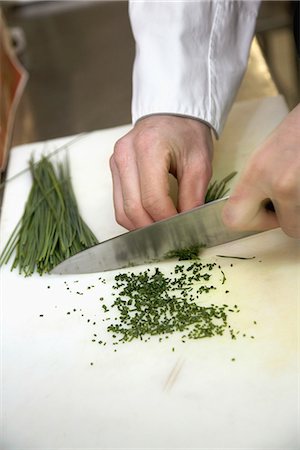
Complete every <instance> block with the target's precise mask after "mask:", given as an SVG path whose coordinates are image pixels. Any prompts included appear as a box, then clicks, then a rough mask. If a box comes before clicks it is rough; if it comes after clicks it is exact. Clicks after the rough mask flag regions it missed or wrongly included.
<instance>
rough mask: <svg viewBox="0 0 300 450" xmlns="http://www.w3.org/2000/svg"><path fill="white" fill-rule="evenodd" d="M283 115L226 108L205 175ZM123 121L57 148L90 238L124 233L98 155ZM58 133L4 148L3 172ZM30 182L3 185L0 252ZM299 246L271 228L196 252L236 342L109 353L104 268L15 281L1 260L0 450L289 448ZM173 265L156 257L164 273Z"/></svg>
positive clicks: (256, 107) (273, 107)
mask: <svg viewBox="0 0 300 450" xmlns="http://www.w3.org/2000/svg"><path fill="white" fill-rule="evenodd" d="M286 112H287V109H286V106H285V103H284V101H283V99H282V98H281V97H272V98H268V99H265V100H257V101H251V102H243V103H239V104H236V105H235V106H234V108H233V110H232V112H231V115H230V118H229V120H228V123H227V126H226V129H225V130H224V134H223V137H222V139H221V140H220V141H219V142H218V143H217V150H216V157H215V161H214V164H215V176H216V178H219V177H220V176H222V175H226V174H227V173H228V172H229V171H231V170H233V169H238V170H240V169H241V167H242V166H243V165H244V164H245V159H246V158H247V156H248V155H249V153H250V152H251V151H252V150H253V149H254V148H255V147H256V146H257V145H258V144H259V143H260V142H261V141H262V140H263V138H264V137H265V136H266V135H267V134H269V132H270V131H271V130H272V128H274V127H275V126H276V124H277V123H278V122H279V121H280V120H281V119H282V117H283V116H284V115H285V114H286ZM129 129H130V126H124V127H118V128H114V129H110V130H102V131H99V132H94V133H90V134H88V135H86V136H84V137H82V138H81V139H79V140H78V141H77V142H76V143H74V144H73V145H72V146H71V147H70V152H69V153H70V159H71V169H72V176H73V181H74V187H75V191H76V195H77V197H78V200H79V205H80V209H81V212H82V215H83V216H84V218H85V219H86V221H87V222H88V223H89V225H90V226H91V228H92V229H93V230H94V231H95V233H96V234H97V236H98V238H99V239H100V240H104V239H107V238H109V237H111V236H114V235H116V234H119V233H122V232H124V231H125V230H124V229H122V228H121V227H120V226H119V225H118V224H116V222H115V220H114V215H113V206H112V192H111V180H110V173H109V169H108V159H109V155H110V154H111V152H112V149H113V145H114V142H115V141H116V140H117V139H118V138H119V137H120V136H122V135H123V134H124V133H125V132H127V130H129ZM70 139H71V138H64V139H58V140H54V141H50V142H47V143H35V144H31V145H25V146H21V147H18V148H14V149H13V150H12V153H11V159H10V164H9V170H8V178H10V177H12V176H13V175H14V174H15V173H18V172H19V171H20V170H22V169H23V168H24V167H26V164H27V160H28V158H29V155H30V154H31V152H32V151H35V152H36V155H37V156H38V155H39V154H40V153H41V151H45V150H46V151H53V150H54V149H56V148H57V147H58V146H60V145H63V144H65V143H67V142H69V141H70ZM29 188H30V177H29V174H28V173H27V174H24V175H22V176H20V177H18V178H16V179H14V180H13V181H11V182H9V183H8V184H7V187H6V190H5V195H4V201H3V209H2V216H1V229H0V231H1V248H2V246H3V244H4V243H5V242H6V240H7V238H8V236H9V234H10V232H11V230H12V228H13V227H14V225H15V224H16V222H17V220H18V219H19V217H20V215H21V213H22V210H23V206H24V202H25V200H26V197H27V194H28V190H29ZM299 251H300V249H299V242H296V241H295V240H293V239H290V238H288V237H287V236H285V235H284V234H283V233H282V232H281V231H280V230H273V231H270V232H266V233H263V234H260V235H256V236H253V237H250V238H246V239H244V240H241V241H238V242H235V243H230V244H227V245H223V246H219V247H218V248H213V249H207V250H205V251H204V254H203V259H204V261H209V262H212V261H217V262H218V263H219V264H221V266H222V270H223V271H224V273H225V274H226V278H227V280H226V284H225V285H224V286H222V285H221V284H220V281H219V285H220V289H218V290H216V291H213V293H210V294H209V296H210V297H209V298H210V300H211V302H213V303H216V304H218V303H224V296H225V294H224V289H225V288H226V289H227V290H229V293H228V294H226V303H228V304H232V305H234V304H237V305H238V306H239V308H240V313H239V314H237V315H235V316H234V319H233V320H232V325H233V326H234V327H235V328H237V329H240V330H241V332H242V333H245V334H246V335H247V337H246V338H238V339H237V340H232V339H231V338H230V337H229V336H223V337H216V338H211V339H203V340H199V341H189V342H186V343H185V344H182V343H181V342H180V340H179V339H178V336H176V335H174V336H173V337H171V338H170V339H168V340H163V342H160V343H159V342H158V341H157V340H155V339H154V340H152V341H150V342H147V343H143V342H140V341H138V342H132V343H128V344H124V345H121V346H118V347H117V351H116V352H115V351H114V350H115V349H116V347H114V346H113V345H112V343H111V340H110V337H109V336H107V332H106V329H105V322H103V321H102V319H103V313H102V310H101V305H100V302H99V297H102V296H103V297H104V298H105V301H106V304H107V305H109V304H110V303H111V298H112V296H111V293H112V284H113V281H114V276H115V275H116V273H117V272H109V273H106V274H91V275H81V276H43V277H40V276H38V275H37V276H32V277H30V278H23V277H21V276H19V275H18V274H17V273H16V272H10V270H9V267H4V268H2V270H1V305H2V327H1V330H2V331H1V333H2V361H1V362H2V383H1V388H2V419H1V420H2V435H1V438H0V442H1V446H0V448H1V450H17V449H29V448H30V449H33V448H34V449H38V450H45V449H49V450H50V449H51V450H58V449H113V448H114V449H121V448H122V449H123V448H126V449H133V448H135V449H146V448H147V449H150V448H151V449H161V448H163V449H179V448H182V449H189V448H193V449H213V448H214V449H216V448H219V449H229V448H231V449H233V448H234V449H246V448H247V449H250V448H251V449H256V450H258V449H277V450H278V449H282V450H283V449H284V450H287V449H299V426H298V419H299V391H298V377H299V302H300V299H299V290H300V286H299ZM219 254H226V255H236V256H244V257H249V256H255V258H254V259H251V260H239V259H234V260H230V259H224V258H220V257H217V256H216V255H219ZM231 264H233V266H232V267H231ZM156 266H157V264H156V265H155V267H156ZM173 266H174V262H165V263H161V264H159V267H160V268H161V269H162V270H164V271H166V273H168V272H169V271H170V270H171V269H172V267H173ZM150 267H151V266H150ZM131 270H133V269H131ZM134 270H135V271H140V270H141V268H137V269H134ZM125 271H126V270H125ZM99 277H102V279H103V278H105V280H106V284H104V283H103V282H102V280H99ZM77 292H82V293H84V295H78V294H77ZM74 310H76V311H74ZM68 312H69V313H70V314H67V313H68ZM41 315H42V316H43V317H41ZM88 320H89V321H88ZM254 322H256V324H255V323H254ZM94 323H95V325H93V324H94ZM94 334H97V340H98V339H105V340H106V341H107V345H106V346H103V345H99V344H98V343H97V342H92V340H93V337H94ZM250 336H254V338H250ZM173 347H174V351H172V348H173ZM232 359H234V361H233V360H232ZM91 363H93V365H91Z"/></svg>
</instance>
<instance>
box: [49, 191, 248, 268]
mask: <svg viewBox="0 0 300 450" xmlns="http://www.w3.org/2000/svg"><path fill="white" fill-rule="evenodd" d="M227 200H228V197H224V198H223V199H220V200H216V201H214V202H211V203H207V204H205V205H202V206H199V207H196V208H194V209H192V210H190V211H187V212H182V213H179V214H177V215H176V216H172V217H170V218H168V219H164V220H161V221H158V222H155V223H153V224H151V225H148V226H146V227H144V228H139V229H137V230H134V231H128V232H126V233H124V234H121V235H119V236H116V237H113V238H111V239H108V240H107V241H104V242H102V243H100V244H97V245H95V246H93V247H90V248H89V249H87V250H84V251H81V252H79V253H77V254H75V255H74V256H71V257H70V258H68V259H66V260H65V261H63V262H62V263H60V264H58V265H57V266H56V267H54V269H53V270H52V271H51V273H53V274H80V273H94V272H105V271H108V270H114V269H121V268H125V267H131V266H136V265H140V264H145V263H149V262H154V261H161V260H164V259H166V256H167V255H168V253H169V252H171V251H174V250H180V249H185V248H190V247H192V246H195V245H200V246H203V247H214V246H216V245H219V244H224V243H226V242H231V241H234V240H237V239H241V238H243V237H247V236H249V235H252V234H255V232H249V231H248V232H237V231H233V230H230V229H229V228H227V227H226V226H225V225H224V223H223V221H222V217H221V214H222V209H223V207H224V205H225V202H226V201H227Z"/></svg>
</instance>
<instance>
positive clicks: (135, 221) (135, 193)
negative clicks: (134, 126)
mask: <svg viewBox="0 0 300 450" xmlns="http://www.w3.org/2000/svg"><path fill="white" fill-rule="evenodd" d="M113 161H114V163H115V165H116V170H117V172H118V177H119V181H118V182H119V187H120V190H121V193H122V200H123V211H124V213H125V215H126V217H127V220H128V221H129V222H130V223H131V225H132V227H131V228H130V229H132V228H140V227H143V226H146V225H149V224H150V223H152V222H153V220H152V219H151V217H150V215H149V214H148V213H147V211H146V210H145V208H144V207H143V204H142V200H141V188H140V177H139V173H138V168H137V163H136V160H135V155H134V152H133V151H131V149H130V148H128V145H127V143H126V142H123V143H122V145H120V143H117V145H116V147H115V150H114V156H113ZM117 202H120V200H117ZM118 207H119V208H120V204H119V203H118Z"/></svg>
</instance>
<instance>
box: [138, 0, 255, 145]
mask: <svg viewBox="0 0 300 450" xmlns="http://www.w3.org/2000/svg"><path fill="white" fill-rule="evenodd" d="M259 3H260V2H258V1H251V0H250V1H229V0H225V1H224V0H223V1H222V0H221V1H213V0H211V1H189V0H182V1H180V2H168V1H164V2H160V1H149V0H145V1H141V0H138V1H134V0H131V2H130V3H129V15H130V21H131V26H132V31H133V35H134V38H135V42H136V54H135V61H134V67H133V95H132V120H133V123H135V122H136V121H137V120H138V119H140V118H141V117H144V116H147V115H150V114H176V115H183V116H189V117H193V118H196V119H199V120H202V121H204V122H206V123H208V124H209V125H210V126H211V127H212V128H213V129H214V131H215V133H216V135H217V136H218V135H219V134H220V133H221V131H222V128H223V126H224V122H225V120H226V117H227V114H228V112H229V110H230V108H231V106H232V103H233V100H234V97H235V94H236V92H237V89H238V87H239V85H240V83H241V80H242V77H243V75H244V72H245V69H246V67H247V61H248V56H249V49H250V45H251V41H252V38H253V34H254V30H255V23H256V17H257V13H258V9H259Z"/></svg>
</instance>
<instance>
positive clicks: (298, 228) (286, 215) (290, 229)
mask: <svg viewBox="0 0 300 450" xmlns="http://www.w3.org/2000/svg"><path fill="white" fill-rule="evenodd" d="M275 210H276V214H277V218H278V222H279V225H280V226H281V228H282V229H283V231H284V232H285V233H286V234H287V235H288V236H290V237H293V238H300V202H299V204H297V203H296V204H295V201H294V200H285V201H278V200H277V201H276V202H275Z"/></svg>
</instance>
